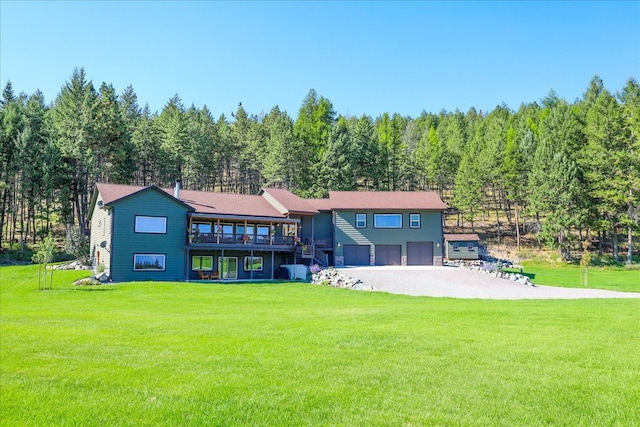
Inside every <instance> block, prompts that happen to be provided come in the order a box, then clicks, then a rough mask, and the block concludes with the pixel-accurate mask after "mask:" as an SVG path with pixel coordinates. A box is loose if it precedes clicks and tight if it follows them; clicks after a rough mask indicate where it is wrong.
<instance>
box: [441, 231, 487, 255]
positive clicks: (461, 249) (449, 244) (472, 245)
mask: <svg viewBox="0 0 640 427" xmlns="http://www.w3.org/2000/svg"><path fill="white" fill-rule="evenodd" d="M444 248H445V257H446V258H447V259H479V258H480V250H479V249H480V237H479V236H478V235H477V234H476V233H470V234H445V235H444Z"/></svg>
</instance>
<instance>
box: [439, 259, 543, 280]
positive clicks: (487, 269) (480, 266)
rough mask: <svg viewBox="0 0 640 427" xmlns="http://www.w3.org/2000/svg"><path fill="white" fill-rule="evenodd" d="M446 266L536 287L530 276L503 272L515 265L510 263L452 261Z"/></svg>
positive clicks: (498, 261)
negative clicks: (504, 269)
mask: <svg viewBox="0 0 640 427" xmlns="http://www.w3.org/2000/svg"><path fill="white" fill-rule="evenodd" d="M446 265H448V266H452V267H458V268H465V269H467V270H473V271H478V272H481V273H484V274H488V275H490V276H492V277H497V278H499V279H507V280H509V281H510V282H514V283H517V284H520V285H526V286H535V284H533V283H532V282H531V279H529V277H528V276H525V275H523V274H518V273H506V272H504V271H502V269H503V268H507V267H511V266H512V265H513V264H512V263H511V262H510V261H500V260H497V261H495V262H489V261H480V260H470V261H465V260H452V261H449V262H447V264H446Z"/></svg>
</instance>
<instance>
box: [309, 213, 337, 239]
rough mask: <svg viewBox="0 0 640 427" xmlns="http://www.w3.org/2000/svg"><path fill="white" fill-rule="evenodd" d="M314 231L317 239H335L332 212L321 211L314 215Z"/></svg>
mask: <svg viewBox="0 0 640 427" xmlns="http://www.w3.org/2000/svg"><path fill="white" fill-rule="evenodd" d="M313 221H314V222H313V233H314V235H315V239H316V241H318V240H331V239H333V222H332V215H331V212H321V213H319V214H316V215H315V216H314V217H313Z"/></svg>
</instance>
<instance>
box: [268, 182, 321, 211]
mask: <svg viewBox="0 0 640 427" xmlns="http://www.w3.org/2000/svg"><path fill="white" fill-rule="evenodd" d="M265 193H266V194H267V195H269V196H271V198H273V199H275V201H276V202H277V204H279V205H280V206H277V208H279V207H282V208H284V209H286V211H285V212H282V209H279V210H280V211H281V212H282V213H283V214H302V215H313V214H317V213H318V210H317V209H316V208H315V207H313V206H312V205H311V204H310V203H309V201H308V200H305V199H301V198H300V197H298V196H296V195H295V194H293V193H292V192H290V191H289V190H285V189H282V188H263V189H262V190H260V194H261V195H263V196H264V195H265Z"/></svg>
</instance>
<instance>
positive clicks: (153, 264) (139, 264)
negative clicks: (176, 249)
mask: <svg viewBox="0 0 640 427" xmlns="http://www.w3.org/2000/svg"><path fill="white" fill-rule="evenodd" d="M164 270H165V255H162V254H134V255H133V271H164Z"/></svg>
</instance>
